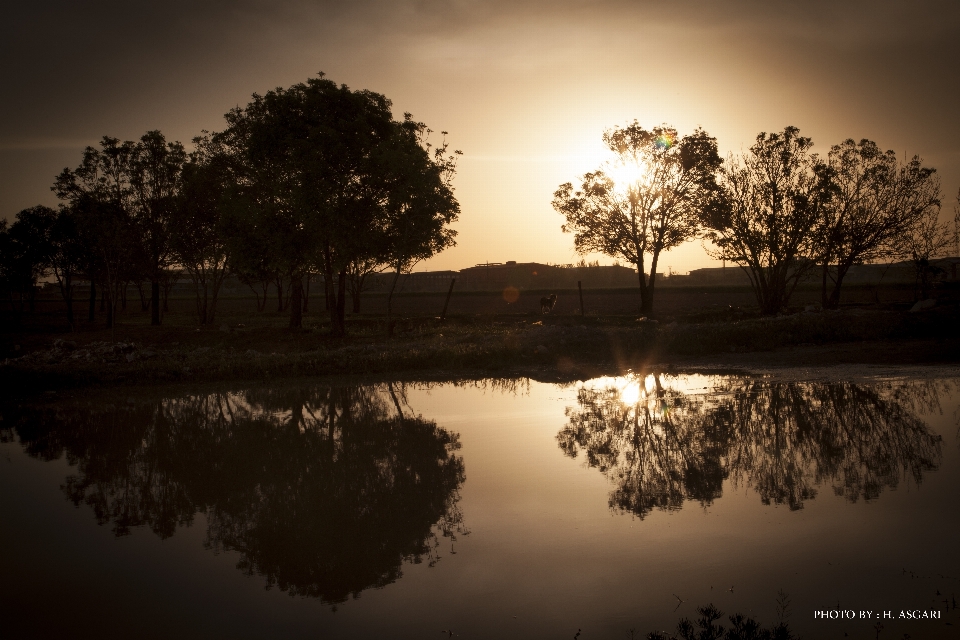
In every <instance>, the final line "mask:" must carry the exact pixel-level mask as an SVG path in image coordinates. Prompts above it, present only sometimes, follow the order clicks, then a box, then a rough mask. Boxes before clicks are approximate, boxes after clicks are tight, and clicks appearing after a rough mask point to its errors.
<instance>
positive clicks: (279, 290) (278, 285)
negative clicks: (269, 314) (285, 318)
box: [276, 276, 283, 313]
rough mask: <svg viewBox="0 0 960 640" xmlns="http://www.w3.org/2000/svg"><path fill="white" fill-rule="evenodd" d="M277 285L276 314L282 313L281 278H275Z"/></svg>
mask: <svg viewBox="0 0 960 640" xmlns="http://www.w3.org/2000/svg"><path fill="white" fill-rule="evenodd" d="M276 285H277V313H282V312H283V278H282V277H281V276H277V278H276Z"/></svg>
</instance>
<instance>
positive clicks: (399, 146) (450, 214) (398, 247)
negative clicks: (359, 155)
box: [368, 113, 460, 327]
mask: <svg viewBox="0 0 960 640" xmlns="http://www.w3.org/2000/svg"><path fill="white" fill-rule="evenodd" d="M430 133H431V131H430V129H428V128H427V127H426V125H425V124H423V123H422V122H414V120H413V118H412V117H411V115H410V114H409V113H405V114H404V120H403V122H402V123H398V124H397V125H396V126H395V130H394V135H393V137H392V138H391V139H390V140H389V141H388V142H386V143H384V144H382V145H381V147H380V149H379V150H378V151H379V154H378V158H377V159H378V164H379V165H380V169H379V170H378V171H376V175H378V176H381V178H382V183H381V184H380V185H378V190H379V191H380V193H381V195H380V201H381V202H380V208H381V215H380V222H379V224H378V230H379V242H378V243H377V244H380V245H381V246H379V247H377V246H374V247H371V249H372V251H371V253H373V254H374V255H375V254H376V253H378V252H379V253H380V256H381V259H382V260H383V262H384V264H385V265H386V266H388V267H389V268H392V269H393V274H394V275H393V280H392V281H391V283H390V290H389V292H388V294H387V321H388V324H389V323H390V319H391V316H392V314H393V294H394V291H395V290H396V286H397V281H398V279H399V278H400V275H401V274H403V273H409V272H410V271H411V270H412V269H413V267H414V266H415V265H416V264H417V263H419V262H420V261H421V260H426V259H427V258H430V257H431V256H433V255H435V254H437V253H439V252H441V251H443V250H444V249H446V248H448V247H452V246H454V245H455V244H456V242H455V240H454V238H455V237H456V235H457V232H456V231H454V230H453V229H450V228H449V225H450V224H452V223H453V222H454V221H456V219H457V215H458V214H459V212H460V205H459V203H458V202H457V200H456V198H454V196H453V187H452V185H451V182H452V181H453V176H454V173H455V172H456V158H457V156H458V155H460V151H454V152H453V154H448V152H447V150H448V144H447V142H446V138H445V137H444V140H443V142H442V143H441V144H440V146H438V147H437V148H436V149H432V150H431V145H430V143H429V142H428V137H429V134H430ZM442 134H443V135H444V136H446V135H447V132H446V131H444V132H442ZM375 242H376V241H375ZM368 255H369V253H368ZM390 326H391V327H392V325H390Z"/></svg>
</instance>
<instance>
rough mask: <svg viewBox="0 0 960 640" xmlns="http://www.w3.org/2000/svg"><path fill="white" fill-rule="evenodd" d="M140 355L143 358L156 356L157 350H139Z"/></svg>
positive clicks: (147, 358)
mask: <svg viewBox="0 0 960 640" xmlns="http://www.w3.org/2000/svg"><path fill="white" fill-rule="evenodd" d="M140 357H141V358H143V359H144V360H149V359H150V358H156V357H157V352H156V351H151V350H150V349H144V350H143V351H141V352H140Z"/></svg>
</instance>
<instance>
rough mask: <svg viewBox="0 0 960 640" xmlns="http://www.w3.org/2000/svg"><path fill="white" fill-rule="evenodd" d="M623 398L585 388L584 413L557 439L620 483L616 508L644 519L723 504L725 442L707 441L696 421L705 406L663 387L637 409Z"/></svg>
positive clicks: (570, 413)
mask: <svg viewBox="0 0 960 640" xmlns="http://www.w3.org/2000/svg"><path fill="white" fill-rule="evenodd" d="M622 395H623V393H622V391H621V390H620V389H618V388H616V387H609V388H606V389H589V388H586V387H582V388H581V389H580V390H579V392H578V395H577V401H578V404H579V405H580V408H579V409H574V408H568V409H567V417H568V418H569V419H570V422H569V424H568V425H567V426H566V427H564V429H563V430H562V431H561V432H560V434H559V435H558V440H559V442H560V447H561V448H562V449H563V450H564V452H566V454H567V455H569V456H571V457H576V456H577V454H578V452H579V451H580V450H582V451H583V452H584V453H585V455H586V458H587V464H588V465H589V466H591V467H597V468H599V469H600V471H602V472H603V473H605V474H606V475H608V476H609V477H610V478H611V479H613V480H614V482H615V484H616V485H617V488H616V489H615V490H614V493H613V495H612V496H611V498H610V506H611V507H614V508H617V509H621V510H624V511H631V512H633V513H636V514H638V515H639V516H641V517H643V516H644V515H646V514H647V513H648V512H649V511H651V510H652V509H654V508H658V509H679V508H680V507H681V506H682V505H683V501H684V500H685V499H687V498H689V499H695V500H700V501H701V502H702V503H703V504H709V503H710V502H711V501H712V500H713V499H714V498H716V497H719V496H720V491H721V487H722V485H723V480H724V478H725V477H726V475H725V471H724V469H723V468H722V465H721V464H720V458H719V453H720V451H721V449H722V447H721V446H719V444H720V443H721V442H722V441H723V440H724V439H725V438H724V437H723V436H722V435H720V434H717V435H719V436H720V437H714V438H710V437H702V436H703V435H704V434H703V433H702V426H703V425H700V424H699V423H698V421H696V420H694V419H692V418H693V417H694V416H697V415H699V403H698V402H697V401H696V400H695V399H692V398H685V397H684V396H683V395H682V394H680V393H677V392H674V391H668V390H664V389H663V388H662V387H661V386H660V385H659V384H658V385H657V388H656V391H655V392H652V393H650V394H646V395H644V396H641V398H640V399H638V400H637V401H636V402H624V400H623V397H622Z"/></svg>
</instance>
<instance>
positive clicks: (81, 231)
mask: <svg viewBox="0 0 960 640" xmlns="http://www.w3.org/2000/svg"><path fill="white" fill-rule="evenodd" d="M135 153H136V150H135V144H134V143H133V142H130V141H127V142H120V140H119V139H117V138H111V137H109V136H104V137H103V139H102V140H101V141H100V148H99V149H96V148H94V147H87V148H86V149H85V150H84V152H83V159H82V160H81V162H80V165H79V166H78V167H77V168H76V169H73V170H71V169H64V170H63V171H62V172H61V173H60V175H58V176H57V179H56V182H55V183H54V186H53V187H52V189H53V191H54V192H56V194H57V196H58V197H59V198H60V199H61V200H64V201H66V202H67V204H68V205H69V206H70V208H71V210H72V211H73V214H74V216H75V222H76V225H77V232H78V235H79V237H80V238H82V240H83V242H84V244H85V245H86V247H87V248H88V250H89V252H90V253H91V254H92V255H94V256H96V257H95V258H94V259H92V260H91V261H90V262H89V263H88V264H87V267H86V271H87V274H86V275H87V277H88V278H89V279H90V286H91V320H92V315H93V314H92V310H93V306H92V305H93V295H94V292H95V290H96V289H95V284H96V283H97V282H98V281H99V283H100V284H102V285H104V287H105V290H106V294H107V295H106V297H107V301H108V307H107V325H108V326H110V327H112V326H113V324H114V312H115V310H116V306H117V300H118V298H119V297H120V287H121V285H122V284H123V283H125V282H127V281H128V280H129V279H130V277H131V274H132V273H133V272H134V271H135V270H136V263H137V260H138V259H139V257H140V256H142V255H143V248H142V245H141V244H140V239H141V238H140V235H139V233H138V230H137V228H136V226H135V223H134V220H133V217H132V214H131V211H132V210H133V207H134V203H133V202H132V187H131V183H130V176H131V163H132V162H133V156H134V154H135Z"/></svg>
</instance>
